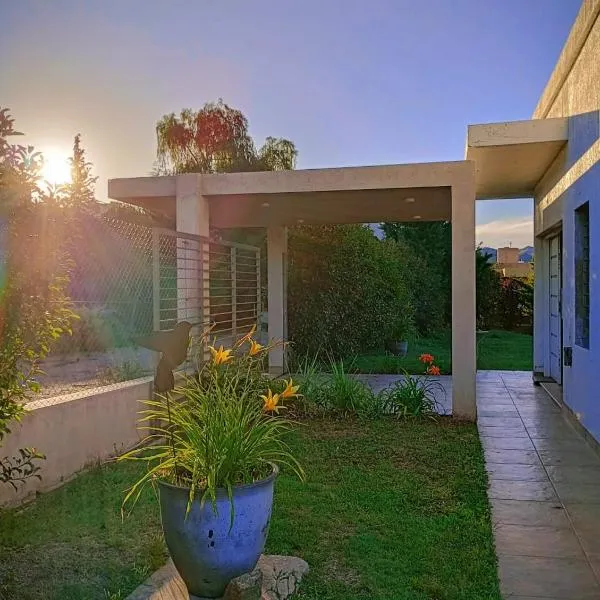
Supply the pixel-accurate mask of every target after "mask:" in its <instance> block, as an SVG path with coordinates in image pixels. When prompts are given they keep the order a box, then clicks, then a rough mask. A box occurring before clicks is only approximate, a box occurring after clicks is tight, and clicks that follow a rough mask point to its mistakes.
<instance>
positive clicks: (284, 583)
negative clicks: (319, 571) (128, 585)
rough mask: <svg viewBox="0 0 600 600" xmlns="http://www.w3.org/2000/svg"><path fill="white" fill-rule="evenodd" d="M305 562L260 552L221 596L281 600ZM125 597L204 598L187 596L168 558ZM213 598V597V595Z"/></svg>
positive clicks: (161, 599) (292, 589)
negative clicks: (252, 567) (250, 567)
mask: <svg viewBox="0 0 600 600" xmlns="http://www.w3.org/2000/svg"><path fill="white" fill-rule="evenodd" d="M308 570H309V567H308V564H307V563H306V562H305V561H304V560H302V559H301V558H297V557H295V556H278V555H263V556H261V557H260V560H259V561H258V565H257V566H256V569H255V570H254V571H252V572H251V573H245V574H243V575H241V576H240V577H237V578H236V579H234V580H233V581H232V582H231V583H230V584H229V586H228V587H227V590H226V591H225V596H224V597H223V598H222V599H221V600H285V599H287V598H289V597H290V596H291V595H292V594H293V593H295V592H296V591H297V589H298V586H299V584H300V582H301V580H302V577H303V576H304V575H305V574H306V573H307V572H308ZM126 600H206V599H204V598H198V597H195V596H190V595H189V594H188V592H187V590H186V588H185V585H184V583H183V581H182V579H181V577H180V576H179V574H178V573H177V570H176V569H175V567H174V565H173V562H172V561H171V560H169V561H168V562H167V564H166V565H165V566H164V567H161V568H160V569H158V571H156V572H155V573H153V574H152V575H151V576H150V577H149V578H148V579H147V580H146V581H145V582H144V583H143V584H142V585H140V586H139V587H138V588H137V589H136V590H135V591H134V592H133V593H132V594H130V595H129V596H127V598H126ZM213 600H214V599H213Z"/></svg>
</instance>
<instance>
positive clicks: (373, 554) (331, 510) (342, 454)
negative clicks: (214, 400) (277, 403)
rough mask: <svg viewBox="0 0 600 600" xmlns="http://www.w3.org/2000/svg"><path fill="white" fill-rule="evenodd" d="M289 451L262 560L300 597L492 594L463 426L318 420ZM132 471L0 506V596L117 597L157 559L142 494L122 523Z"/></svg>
mask: <svg viewBox="0 0 600 600" xmlns="http://www.w3.org/2000/svg"><path fill="white" fill-rule="evenodd" d="M291 444H292V446H293V448H294V450H295V451H296V455H297V457H298V459H299V460H300V461H301V462H302V463H303V464H304V466H305V468H306V471H307V476H308V477H307V481H306V482H305V483H301V482H300V481H298V480H297V479H296V478H295V477H293V476H292V475H291V474H290V475H287V474H285V473H284V474H282V475H281V477H280V478H279V481H278V484H277V492H276V500H275V508H274V515H273V520H272V525H271V533H270V537H269V541H268V547H267V551H268V552H271V553H277V554H294V555H297V556H301V557H303V558H305V559H306V560H307V561H308V562H309V564H310V565H311V574H310V575H309V577H308V578H307V580H306V582H305V584H304V585H303V591H302V594H301V598H305V599H311V600H316V599H317V598H318V599H319V600H324V599H329V600H342V599H344V600H346V599H347V598H365V599H367V598H369V599H371V600H376V599H382V600H383V599H386V600H387V599H392V598H398V599H400V598H402V599H406V600H426V599H429V598H439V599H444V600H446V599H448V600H449V599H457V600H458V599H461V600H470V599H472V600H475V599H477V600H480V599H482V598H485V599H496V598H498V599H499V598H500V596H499V592H498V583H497V576H496V559H495V555H494V550H493V540H492V529H491V524H490V516H489V507H488V502H487V498H486V475H485V471H484V466H483V455H482V451H481V447H480V444H479V439H478V436H477V430H476V428H475V426H474V425H471V424H459V423H455V422H452V421H451V420H449V419H446V418H440V419H438V420H437V421H432V420H430V419H419V420H414V419H413V420H400V421H399V420H395V419H391V418H387V419H386V418H384V419H379V420H373V421H366V420H358V419H355V418H346V419H341V418H340V419H338V418H334V417H328V418H323V419H314V420H310V421H306V422H305V423H304V424H303V425H302V426H300V427H299V428H298V432H297V433H296V434H294V436H293V438H292V440H291ZM139 473H140V467H139V466H137V465H135V464H131V463H126V464H121V463H119V464H117V465H115V464H111V465H105V466H102V467H98V468H95V469H92V470H91V471H89V472H87V473H84V474H82V475H80V476H79V477H78V478H77V479H76V480H74V481H72V482H70V483H68V484H66V485H65V486H64V487H62V488H61V489H58V490H56V491H54V492H50V493H48V494H45V495H42V496H40V497H39V498H38V500H37V501H36V502H35V503H33V504H31V505H29V506H26V507H24V508H22V509H20V510H10V511H5V512H4V513H3V514H2V515H1V517H0V557H1V559H0V598H2V599H3V600H4V599H6V600H8V599H11V600H12V599H13V598H19V599H20V600H41V599H42V598H43V599H44V600H59V599H60V600H95V599H98V600H121V599H123V598H126V596H127V595H128V594H129V593H130V592H131V591H132V590H133V589H135V587H136V586H137V585H139V584H140V583H141V582H143V581H144V580H145V579H146V578H147V577H148V576H149V575H150V573H151V572H152V571H154V570H155V569H157V568H158V567H159V566H160V565H161V564H163V562H164V561H165V560H166V556H167V555H166V551H165V548H164V544H163V541H162V536H161V533H160V525H159V515H158V506H157V503H156V500H155V497H154V494H153V492H152V491H151V490H150V489H148V490H146V491H145V492H144V493H143V494H142V497H141V499H140V501H139V503H138V505H137V507H136V509H135V511H134V512H133V514H132V515H131V516H129V517H127V518H126V519H125V520H124V522H122V521H121V515H120V505H121V500H122V497H123V490H125V489H126V488H127V487H128V486H129V485H130V484H131V483H133V482H134V481H135V479H136V477H137V476H139Z"/></svg>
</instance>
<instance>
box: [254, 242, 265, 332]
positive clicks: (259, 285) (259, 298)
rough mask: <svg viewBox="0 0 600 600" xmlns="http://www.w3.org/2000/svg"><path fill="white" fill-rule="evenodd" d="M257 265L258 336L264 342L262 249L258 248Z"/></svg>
mask: <svg viewBox="0 0 600 600" xmlns="http://www.w3.org/2000/svg"><path fill="white" fill-rule="evenodd" d="M255 261H256V262H255V265H256V298H255V303H256V304H255V305H256V338H257V339H258V340H259V341H260V342H261V343H262V333H263V332H262V320H261V312H262V281H261V269H260V249H257V250H256V255H255Z"/></svg>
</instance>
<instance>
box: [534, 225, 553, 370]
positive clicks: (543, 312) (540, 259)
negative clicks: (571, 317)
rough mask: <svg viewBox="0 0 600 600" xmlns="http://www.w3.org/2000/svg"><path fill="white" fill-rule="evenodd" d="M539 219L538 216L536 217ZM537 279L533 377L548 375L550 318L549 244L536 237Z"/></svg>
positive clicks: (535, 282)
mask: <svg viewBox="0 0 600 600" xmlns="http://www.w3.org/2000/svg"><path fill="white" fill-rule="evenodd" d="M536 217H537V215H536ZM534 233H535V232H534ZM533 245H534V249H535V262H534V264H533V268H534V272H535V278H534V284H533V375H534V377H535V376H536V375H537V376H538V377H539V376H540V375H548V374H549V367H550V364H549V361H548V356H547V355H548V348H549V347H550V344H549V339H550V336H549V332H548V328H549V318H548V298H549V292H548V287H547V286H548V270H549V267H548V252H547V242H546V240H544V239H543V238H540V237H538V236H536V237H535V238H534V241H533Z"/></svg>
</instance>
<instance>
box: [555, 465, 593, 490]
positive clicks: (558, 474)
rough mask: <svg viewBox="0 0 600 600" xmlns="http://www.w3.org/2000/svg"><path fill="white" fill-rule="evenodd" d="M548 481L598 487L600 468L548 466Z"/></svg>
mask: <svg viewBox="0 0 600 600" xmlns="http://www.w3.org/2000/svg"><path fill="white" fill-rule="evenodd" d="M545 469H546V471H547V473H548V476H549V477H550V481H553V482H558V483H587V484H598V485H600V467H595V466H577V465H548V466H547V467H545Z"/></svg>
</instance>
